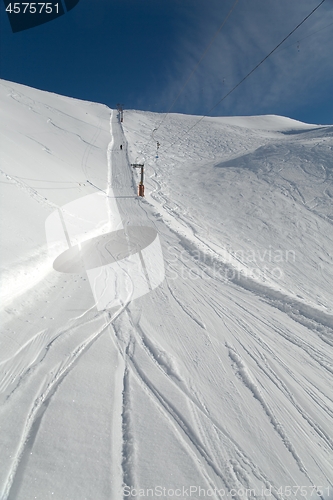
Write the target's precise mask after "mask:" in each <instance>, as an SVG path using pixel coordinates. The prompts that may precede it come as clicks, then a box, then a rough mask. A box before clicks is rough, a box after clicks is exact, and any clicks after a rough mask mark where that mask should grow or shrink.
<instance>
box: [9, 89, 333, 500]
mask: <svg viewBox="0 0 333 500" xmlns="http://www.w3.org/2000/svg"><path fill="white" fill-rule="evenodd" d="M0 101H1V106H0V110H1V111H0V112H1V122H0V127H1V129H0V130H1V165H0V168H1V171H0V172H1V174H2V176H1V177H2V178H1V187H0V189H1V218H0V220H1V235H2V237H1V267H2V285H1V295H2V305H3V306H2V331H1V336H0V391H1V402H2V404H1V410H0V430H1V440H0V446H1V465H0V498H1V499H3V500H5V499H6V500H7V499H10V500H14V499H15V500H32V499H35V498H36V499H41V500H49V499H56V500H83V499H89V500H92V499H94V500H110V499H117V500H118V499H123V498H146V497H150V498H168V499H170V498H189V497H191V498H196V499H199V498H200V499H201V498H214V499H220V498H229V497H231V498H237V499H244V498H251V497H255V498H262V499H264V498H267V497H272V498H273V497H274V498H276V499H282V498H285V497H288V496H291V497H292V498H298V499H302V498H304V497H308V498H309V499H310V498H311V499H313V498H318V497H321V498H325V499H328V498H330V497H331V498H332V492H333V473H332V470H333V467H332V464H333V436H332V428H333V425H332V420H333V419H332V417H333V393H332V385H333V357H332V346H333V306H332V304H333V286H332V284H333V227H332V224H333V208H332V199H333V164H332V147H333V126H318V125H308V124H304V123H300V122H297V121H294V120H291V119H288V118H283V117H279V116H254V117H231V118H225V117H224V118H222V117H221V118H205V119H202V120H200V117H195V116H186V115H178V114H169V115H167V116H164V115H158V114H154V113H148V112H142V111H125V112H124V122H123V123H120V122H119V119H118V116H117V112H116V111H115V110H110V109H109V108H107V107H106V106H103V105H100V104H95V103H90V102H83V101H78V100H75V99H70V98H66V97H62V96H58V95H55V94H50V93H47V92H42V91H39V90H35V89H31V88H28V87H25V86H22V85H18V84H14V83H10V82H6V81H1V84H0ZM157 142H158V143H159V144H160V146H159V148H157ZM120 145H122V146H123V147H122V149H120ZM142 162H143V163H144V165H145V195H146V196H145V198H139V197H138V196H137V195H136V185H137V184H138V182H139V169H135V170H134V169H133V168H132V166H131V163H139V164H140V163H142ZM162 255H163V256H162ZM96 259H99V260H98V262H97V260H96ZM96 262H97V263H96Z"/></svg>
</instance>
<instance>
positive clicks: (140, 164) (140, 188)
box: [131, 163, 145, 197]
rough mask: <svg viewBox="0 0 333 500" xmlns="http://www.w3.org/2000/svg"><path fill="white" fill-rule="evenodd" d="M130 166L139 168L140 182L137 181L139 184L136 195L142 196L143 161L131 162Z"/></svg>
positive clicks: (143, 192)
mask: <svg viewBox="0 0 333 500" xmlns="http://www.w3.org/2000/svg"><path fill="white" fill-rule="evenodd" d="M131 167H133V168H141V177H140V182H139V185H138V195H139V196H142V197H143V196H144V195H145V186H144V184H143V169H144V164H143V163H131Z"/></svg>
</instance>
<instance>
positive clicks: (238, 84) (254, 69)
mask: <svg viewBox="0 0 333 500" xmlns="http://www.w3.org/2000/svg"><path fill="white" fill-rule="evenodd" d="M324 2H325V0H322V1H321V2H320V3H319V4H318V5H317V6H316V7H315V8H314V9H313V10H312V11H311V12H310V14H308V15H307V16H306V17H305V18H304V19H303V20H302V21H301V22H300V23H299V24H298V25H297V26H296V27H295V28H294V29H293V30H292V31H291V32H290V33H289V34H288V35H287V36H286V37H284V39H283V40H282V41H281V42H280V43H279V44H278V45H276V47H275V48H274V49H273V50H271V51H270V52H269V54H267V56H265V57H264V58H263V59H262V60H261V61H260V62H259V63H258V64H257V65H256V66H255V67H254V68H253V69H252V70H251V71H250V72H249V73H247V75H246V76H244V78H242V79H241V80H240V81H239V82H238V83H237V84H236V85H235V86H234V87H233V88H232V89H231V90H230V91H229V92H228V93H227V94H226V95H225V96H223V97H222V98H221V99H220V100H219V101H218V102H217V103H216V104H214V106H212V107H211V108H210V109H209V110H208V112H207V114H205V115H203V116H201V118H200V119H199V120H198V121H197V122H195V123H194V125H192V127H190V128H189V129H188V130H187V131H186V132H185V133H184V134H183V135H182V136H181V137H179V138H178V139H177V140H176V141H174V142H173V143H171V144H170V146H169V147H167V148H166V149H165V150H164V152H166V151H168V150H169V149H170V148H171V147H172V146H174V145H175V144H177V143H179V142H181V141H182V139H183V137H185V136H186V135H187V134H188V133H189V132H190V131H191V130H192V129H193V128H194V127H196V126H197V125H198V124H199V123H200V122H201V121H202V120H203V119H204V118H206V117H207V116H208V115H209V113H211V112H212V111H213V109H215V108H216V107H217V106H218V105H219V104H221V102H222V101H224V99H226V98H227V97H228V96H229V95H230V94H232V92H234V91H235V90H236V89H237V88H238V87H239V86H240V85H241V84H242V83H243V82H244V81H245V80H247V78H249V76H251V75H252V73H254V72H255V71H256V70H257V69H258V68H259V66H261V65H262V64H263V63H264V62H265V61H266V60H267V59H268V58H269V57H270V56H271V55H272V54H273V53H274V52H275V51H276V50H277V49H278V48H279V47H281V45H282V44H283V43H284V42H285V41H286V40H287V39H288V38H289V37H290V36H291V35H292V34H293V33H295V31H296V30H297V29H298V28H299V27H300V26H301V25H302V24H303V23H305V21H306V20H307V19H309V17H310V16H312V14H314V13H315V12H316V10H317V9H319V7H320V6H321V5H322V4H323V3H324Z"/></svg>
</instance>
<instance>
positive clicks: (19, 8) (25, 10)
mask: <svg viewBox="0 0 333 500" xmlns="http://www.w3.org/2000/svg"><path fill="white" fill-rule="evenodd" d="M6 11H7V12H9V13H10V14H42V13H45V14H52V12H54V11H55V12H56V13H57V14H58V13H59V4H58V3H56V4H53V3H51V2H47V3H42V2H38V3H36V2H15V3H10V4H9V5H8V6H7V7H6Z"/></svg>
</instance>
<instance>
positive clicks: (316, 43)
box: [158, 0, 333, 114]
mask: <svg viewBox="0 0 333 500" xmlns="http://www.w3.org/2000/svg"><path fill="white" fill-rule="evenodd" d="M210 1H211V4H210V5H209V4H208V3H207V6H208V7H207V9H209V10H208V11H207V12H206V13H205V15H204V16H202V11H201V10H200V9H197V10H193V12H192V13H191V25H189V26H188V28H187V29H186V30H185V29H183V30H182V35H181V36H180V37H179V42H178V45H177V52H175V57H174V60H173V61H172V62H171V63H170V64H169V66H167V67H166V69H165V76H164V81H165V85H164V87H162V89H160V92H159V101H158V102H159V104H160V105H163V104H164V106H165V107H166V108H167V107H168V106H169V105H170V104H171V102H172V101H173V99H174V98H175V96H176V95H177V94H178V92H179V90H180V88H181V87H182V85H183V84H184V82H185V81H186V79H187V78H188V75H189V74H190V73H191V71H192V69H193V67H194V66H195V65H196V62H197V61H198V59H199V58H200V56H201V54H202V52H203V50H204V49H205V47H206V45H207V43H208V42H209V40H210V39H211V37H212V36H213V34H214V32H215V31H216V29H217V27H218V26H219V24H220V23H221V21H222V19H223V16H225V15H226V13H227V12H228V10H229V8H230V7H231V5H232V2H231V1H230V2H225V3H224V4H223V9H222V8H221V4H220V2H219V3H217V2H215V1H214V0H210ZM331 3H332V2H331V1H328V2H325V3H324V4H323V5H322V6H321V7H320V8H319V9H318V10H317V11H316V12H315V13H314V14H313V16H312V17H310V18H309V20H308V21H306V22H305V23H304V25H302V26H301V27H300V29H299V30H298V31H297V32H296V33H295V34H294V35H293V36H292V37H291V38H290V39H288V42H286V45H289V46H288V47H287V48H286V49H285V50H279V51H278V52H276V53H275V54H273V55H272V56H271V57H270V58H269V59H268V60H267V61H265V62H264V63H263V65H262V66H260V68H258V70H257V71H256V72H255V73H254V74H253V75H251V76H250V77H249V79H248V80H246V81H245V82H244V84H242V85H241V86H240V87H239V89H237V90H236V91H235V92H234V93H233V94H232V95H230V97H228V98H227V99H226V100H225V101H224V102H223V105H221V106H220V107H218V108H216V110H215V113H218V114H260V113H269V112H271V111H270V110H275V111H274V112H277V111H276V110H279V109H281V110H286V111H287V110H288V107H290V106H291V107H296V106H297V104H299V105H301V104H302V102H304V103H305V104H306V102H307V100H309V99H310V98H311V99H315V98H316V97H315V92H316V89H317V88H318V86H319V87H320V86H322V85H325V81H326V85H327V80H328V79H329V77H330V76H332V74H333V59H332V56H331V54H332V49H333V37H332V32H333V29H328V30H327V29H323V30H321V28H324V27H325V26H326V25H327V24H329V23H330V22H333V9H332V8H331ZM317 4H318V2H315V1H314V0H298V1H295V2H294V1H293V2H290V1H289V0H279V1H278V2H276V1H275V0H267V1H262V0H253V1H251V2H247V1H245V0H240V1H239V4H238V6H237V7H236V9H235V11H234V12H233V14H232V16H231V17H230V19H229V20H228V22H227V24H226V26H225V27H224V28H223V30H222V32H221V33H220V34H219V36H218V37H217V39H216V40H215V42H214V44H213V46H212V47H211V49H210V51H209V52H208V54H207V56H206V57H205V59H204V60H203V61H202V63H201V64H200V66H199V68H198V71H197V72H196V74H195V75H194V77H193V78H192V80H191V81H190V82H189V84H188V86H187V87H186V89H185V90H184V92H183V93H182V95H181V96H180V98H179V100H178V102H177V104H176V106H175V107H174V109H173V111H176V110H182V111H183V112H187V113H193V112H194V113H197V112H198V110H200V111H199V112H200V113H201V112H202V113H204V112H206V111H207V110H208V109H209V108H210V107H212V106H213V105H214V104H215V103H216V102H217V101H218V100H219V99H221V97H223V95H225V94H226V93H227V92H228V91H229V90H230V89H231V88H232V87H233V86H234V85H235V84H237V83H238V82H239V81H240V80H241V78H243V77H244V76H245V75H246V74H247V73H248V72H249V71H250V70H251V69H252V68H253V67H254V66H255V65H256V64H258V62H259V61H260V60H261V59H262V58H263V57H265V55H267V54H268V53H269V52H270V51H271V50H272V49H273V48H274V47H275V46H276V45H277V44H278V43H279V42H280V41H281V40H282V39H283V38H284V37H285V36H286V35H287V34H288V33H289V32H290V31H291V30H292V29H293V28H294V27H295V26H296V25H297V24H298V23H299V22H300V21H301V20H302V19H303V18H304V17H305V16H306V15H307V14H308V13H309V12H310V11H311V10H312V9H313V8H314V7H315V6H316V5H317ZM196 16H201V17H202V19H198V17H196ZM313 31H317V33H316V34H315V35H314V36H310V37H307V38H304V37H306V35H307V34H308V33H310V32H313ZM301 38H304V40H303V41H301V42H300V43H299V46H298V43H297V42H298V39H301ZM281 48H283V46H282V47H281ZM162 103H163V104H162ZM286 111H285V112H286Z"/></svg>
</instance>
